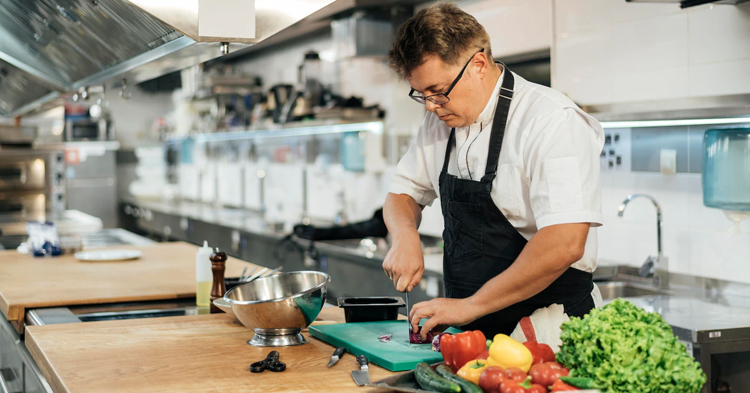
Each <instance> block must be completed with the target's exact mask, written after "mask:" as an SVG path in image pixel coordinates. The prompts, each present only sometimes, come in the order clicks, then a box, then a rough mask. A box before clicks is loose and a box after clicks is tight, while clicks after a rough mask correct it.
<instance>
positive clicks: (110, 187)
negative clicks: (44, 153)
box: [65, 141, 120, 228]
mask: <svg viewBox="0 0 750 393" xmlns="http://www.w3.org/2000/svg"><path fill="white" fill-rule="evenodd" d="M65 148H66V149H68V150H71V151H77V152H78V155H79V157H80V160H76V162H69V163H68V165H67V168H66V170H65V175H66V185H67V195H68V203H67V208H68V209H72V210H80V211H82V212H84V213H87V214H91V215H92V216H95V217H98V218H100V219H101V220H102V225H103V226H104V227H105V228H116V227H117V226H118V225H117V224H118V222H117V213H118V212H117V163H116V161H117V158H116V154H117V150H118V149H119V148H120V145H119V143H118V142H116V141H109V142H70V143H66V145H65Z"/></svg>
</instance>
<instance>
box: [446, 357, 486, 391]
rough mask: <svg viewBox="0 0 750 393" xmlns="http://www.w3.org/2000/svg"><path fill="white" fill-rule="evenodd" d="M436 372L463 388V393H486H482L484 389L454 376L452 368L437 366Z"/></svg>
mask: <svg viewBox="0 0 750 393" xmlns="http://www.w3.org/2000/svg"><path fill="white" fill-rule="evenodd" d="M435 371H437V373H438V374H439V375H440V376H441V377H443V378H445V379H447V380H449V381H451V382H455V383H456V384H457V385H458V386H460V387H461V391H462V392H463V393H484V392H483V391H482V388H480V387H479V386H477V385H475V384H474V383H472V382H470V381H467V380H465V379H463V378H461V377H459V376H458V375H456V374H454V373H453V370H451V368H450V367H448V366H446V365H445V364H441V365H439V366H437V369H436V370H435Z"/></svg>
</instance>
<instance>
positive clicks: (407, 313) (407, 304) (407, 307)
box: [404, 291, 411, 333]
mask: <svg viewBox="0 0 750 393" xmlns="http://www.w3.org/2000/svg"><path fill="white" fill-rule="evenodd" d="M404 294H406V322H407V323H408V324H409V333H411V320H410V319H409V315H410V314H409V311H410V310H409V291H406V292H404Z"/></svg>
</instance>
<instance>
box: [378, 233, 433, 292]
mask: <svg viewBox="0 0 750 393" xmlns="http://www.w3.org/2000/svg"><path fill="white" fill-rule="evenodd" d="M383 270H384V271H385V274H386V275H388V277H389V278H390V279H391V280H392V281H393V286H394V287H395V288H396V290H397V291H399V292H404V291H409V292H411V290H412V289H414V287H415V286H417V284H419V280H421V279H422V274H423V273H424V255H423V254H422V244H421V243H420V241H419V235H417V236H416V239H401V240H400V241H397V242H394V243H393V245H392V246H391V249H390V251H388V254H387V255H386V256H385V260H384V261H383Z"/></svg>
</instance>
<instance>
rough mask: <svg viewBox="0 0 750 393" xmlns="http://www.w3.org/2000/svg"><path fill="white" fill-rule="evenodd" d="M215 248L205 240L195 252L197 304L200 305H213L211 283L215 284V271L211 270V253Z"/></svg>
mask: <svg viewBox="0 0 750 393" xmlns="http://www.w3.org/2000/svg"><path fill="white" fill-rule="evenodd" d="M212 253H213V250H211V248H210V247H209V246H208V242H207V241H204V242H203V247H201V248H199V249H198V252H197V253H196V254H195V281H196V289H195V304H196V305H197V306H198V307H208V306H210V305H211V285H212V284H213V273H212V272H211V260H210V258H211V254H212Z"/></svg>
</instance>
